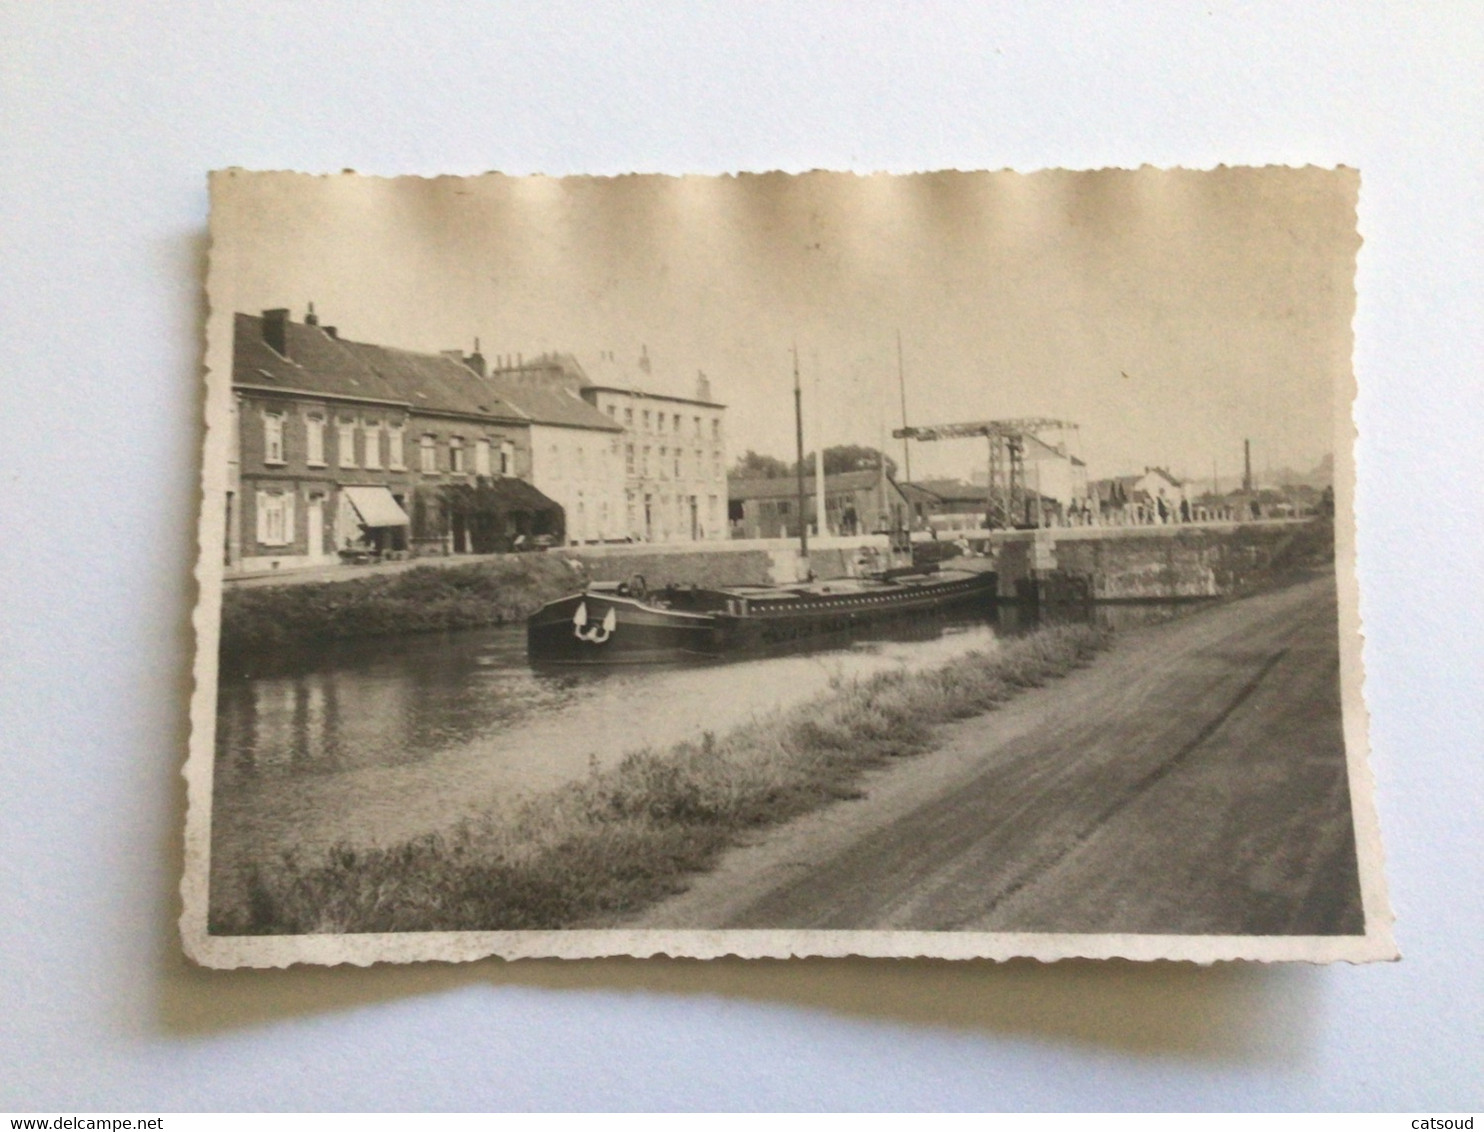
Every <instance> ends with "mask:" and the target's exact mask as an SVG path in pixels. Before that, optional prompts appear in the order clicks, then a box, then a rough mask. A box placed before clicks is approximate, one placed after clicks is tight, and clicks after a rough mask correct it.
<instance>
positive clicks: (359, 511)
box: [225, 309, 563, 571]
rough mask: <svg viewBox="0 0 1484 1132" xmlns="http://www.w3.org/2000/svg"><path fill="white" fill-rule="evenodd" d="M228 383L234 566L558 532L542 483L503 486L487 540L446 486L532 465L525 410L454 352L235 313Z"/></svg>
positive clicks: (450, 549) (447, 547)
mask: <svg viewBox="0 0 1484 1132" xmlns="http://www.w3.org/2000/svg"><path fill="white" fill-rule="evenodd" d="M232 390H233V430H234V443H233V453H234V456H235V458H236V460H235V467H233V468H232V469H231V470H230V475H229V490H228V498H227V501H226V505H227V532H228V533H227V545H226V547H225V557H226V562H227V565H228V567H229V568H232V569H236V570H242V571H252V570H265V569H278V568H289V567H295V566H306V565H315V564H319V563H324V562H332V561H336V560H337V559H338V558H339V557H340V556H341V555H342V554H343V553H352V552H353V553H361V552H368V553H376V554H383V555H385V554H404V553H421V554H427V553H437V554H448V553H458V552H464V551H471V550H481V549H498V548H500V547H497V546H494V545H492V540H494V541H498V540H499V539H507V540H508V539H513V537H514V535H515V534H517V533H525V534H541V533H554V534H560V528H561V525H562V522H563V517H562V515H561V509H560V507H558V506H557V505H556V504H555V503H553V502H552V501H551V500H548V499H545V498H544V497H542V496H540V494H539V492H535V491H534V490H532V491H530V492H526V491H523V490H521V489H520V488H511V489H507V490H506V491H504V492H503V493H502V494H503V497H504V499H505V503H504V504H503V507H504V514H503V515H502V516H501V522H500V523H497V524H495V526H496V527H499V528H500V529H499V530H498V531H495V532H493V533H492V530H491V525H490V524H489V523H485V524H484V525H483V526H482V527H480V528H479V529H480V533H481V535H482V536H483V537H482V540H476V538H475V524H473V523H472V522H471V521H470V519H469V516H468V515H467V514H466V513H464V512H461V511H460V510H459V509H458V507H457V506H452V505H451V500H453V501H455V502H456V500H457V498H458V496H457V494H456V493H453V494H451V493H450V491H449V489H450V488H451V487H454V488H456V487H458V485H471V486H472V485H474V484H476V483H479V482H480V481H481V479H482V478H484V479H488V480H498V479H499V478H500V477H509V478H512V479H515V478H518V477H520V476H521V475H522V473H523V472H524V473H526V474H529V469H530V439H529V437H530V427H529V422H528V420H527V419H526V418H525V417H524V415H523V414H522V413H521V412H520V411H519V410H518V409H516V408H515V407H514V406H513V405H511V404H509V403H507V402H505V401H503V400H502V399H500V398H499V397H498V396H497V395H496V394H495V392H494V391H493V390H490V389H488V388H486V387H485V386H483V385H481V384H480V383H479V382H478V380H477V379H476V378H474V376H473V375H472V374H470V372H469V371H468V370H467V369H466V368H465V367H464V366H463V365H462V364H460V363H459V362H458V361H455V360H453V359H451V358H448V357H444V356H441V355H436V354H417V353H413V352H411V351H406V350H397V349H393V348H390V347H385V346H374V345H370V344H367V343H359V342H350V341H347V340H344V339H342V338H340V337H339V335H338V333H337V332H336V330H335V328H334V327H330V326H321V325H319V323H318V321H317V319H316V318H315V316H314V314H313V312H312V309H311V312H310V314H309V315H307V316H306V318H305V320H304V321H303V322H302V323H296V322H293V321H292V320H291V319H290V318H289V312H288V311H287V310H282V309H279V310H269V311H264V312H263V314H262V315H261V316H255V315H247V314H238V315H237V316H236V318H235V321H234V327H233V363H232ZM527 486H528V485H527ZM476 541H483V543H484V544H485V545H482V546H476V545H475V543H476Z"/></svg>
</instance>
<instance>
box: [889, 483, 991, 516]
mask: <svg viewBox="0 0 1484 1132" xmlns="http://www.w3.org/2000/svg"><path fill="white" fill-rule="evenodd" d="M902 486H903V487H906V486H908V485H906V484H903V485H902ZM912 486H914V487H917V488H920V489H921V490H923V491H926V492H928V493H929V494H931V495H933V496H935V497H936V498H938V499H940V500H942V501H943V502H944V503H959V502H964V501H968V502H971V503H973V505H974V506H975V507H977V508H980V509H981V510H982V509H983V507H984V504H985V499H986V496H987V493H988V491H989V489H988V488H986V487H980V486H979V485H977V484H972V483H965V482H964V481H963V480H954V479H941V480H918V481H917V483H916V484H914V485H912Z"/></svg>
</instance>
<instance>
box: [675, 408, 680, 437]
mask: <svg viewBox="0 0 1484 1132" xmlns="http://www.w3.org/2000/svg"><path fill="white" fill-rule="evenodd" d="M675 435H676V436H679V435H680V414H679V413H676V414H675Z"/></svg>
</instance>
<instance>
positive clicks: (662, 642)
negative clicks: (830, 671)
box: [526, 571, 997, 664]
mask: <svg viewBox="0 0 1484 1132" xmlns="http://www.w3.org/2000/svg"><path fill="white" fill-rule="evenodd" d="M996 582H997V579H996V575H995V574H994V573H993V572H989V571H985V572H978V573H975V572H969V571H944V572H942V573H937V574H923V575H917V576H913V577H908V578H898V579H894V580H892V581H889V582H838V583H818V584H815V585H811V586H793V587H779V588H776V589H775V588H769V587H761V586H756V587H737V588H736V589H728V590H672V591H662V592H660V593H657V594H654V595H650V596H646V597H643V598H640V597H636V596H632V595H627V594H622V593H619V592H617V591H616V590H614V589H609V588H606V587H605V588H598V587H594V588H591V589H589V590H587V591H586V592H584V593H580V594H573V595H571V596H570V597H565V598H562V599H560V600H558V601H554V602H549V603H548V604H547V605H545V606H543V607H542V608H541V609H540V610H538V611H537V612H536V613H535V614H533V615H532V616H531V618H530V620H529V621H528V622H527V623H526V641H527V647H528V649H529V653H530V656H531V659H532V660H533V661H536V662H538V663H547V664H655V663H666V662H675V661H686V660H702V659H720V658H724V657H728V656H734V655H746V654H753V653H759V652H766V651H768V650H771V649H778V648H787V647H790V646H793V645H797V644H800V643H805V642H807V641H808V640H809V639H811V638H816V637H819V638H827V637H831V636H835V635H838V634H842V633H848V632H849V631H850V630H852V629H856V628H859V627H861V626H864V625H869V624H873V623H876V622H880V621H885V620H889V619H891V618H897V617H911V616H914V615H915V616H921V615H926V614H931V613H933V612H936V611H939V610H946V609H960V608H965V607H971V606H979V607H982V608H983V609H984V610H985V611H986V612H987V611H989V610H990V609H992V608H993V605H994V600H995V588H996Z"/></svg>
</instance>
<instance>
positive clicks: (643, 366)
mask: <svg viewBox="0 0 1484 1132" xmlns="http://www.w3.org/2000/svg"><path fill="white" fill-rule="evenodd" d="M639 370H640V372H641V373H645V374H648V373H649V346H648V345H647V344H645V345H641V346H640V347H639Z"/></svg>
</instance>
